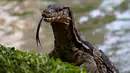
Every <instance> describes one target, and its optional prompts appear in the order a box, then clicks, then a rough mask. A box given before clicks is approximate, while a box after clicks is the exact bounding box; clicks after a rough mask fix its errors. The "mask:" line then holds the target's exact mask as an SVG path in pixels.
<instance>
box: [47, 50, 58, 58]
mask: <svg viewBox="0 0 130 73" xmlns="http://www.w3.org/2000/svg"><path fill="white" fill-rule="evenodd" d="M49 57H50V58H54V59H56V58H59V57H60V53H59V52H58V51H56V50H55V49H53V50H52V51H51V52H50V53H49Z"/></svg>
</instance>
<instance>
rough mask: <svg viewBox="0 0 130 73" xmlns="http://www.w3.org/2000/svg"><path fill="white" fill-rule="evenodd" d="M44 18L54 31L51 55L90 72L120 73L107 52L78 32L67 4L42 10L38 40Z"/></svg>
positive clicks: (38, 41) (54, 5) (55, 5)
mask: <svg viewBox="0 0 130 73" xmlns="http://www.w3.org/2000/svg"><path fill="white" fill-rule="evenodd" d="M42 20H44V21H46V22H50V23H51V26H52V29H53V33H54V38H55V42H54V44H55V45H54V49H53V50H52V52H50V54H49V56H50V57H53V58H60V59H61V60H62V61H65V62H69V63H74V64H75V65H77V66H80V67H84V68H86V69H87V71H88V73H119V71H118V69H117V68H116V67H115V66H114V64H113V63H112V62H111V61H110V60H109V58H108V57H107V56H105V54H104V53H103V52H102V51H100V50H97V49H95V48H94V47H93V46H92V45H91V44H90V43H89V42H88V41H87V40H84V39H82V38H81V37H80V35H79V34H78V32H77V30H76V28H75V22H74V18H73V16H72V11H71V10H70V8H69V7H68V6H67V5H62V4H53V5H49V6H48V7H47V9H46V10H45V11H43V12H42V19H41V20H40V23H39V25H38V28H37V33H36V40H37V43H40V40H39V36H38V34H39V29H40V25H41V22H42Z"/></svg>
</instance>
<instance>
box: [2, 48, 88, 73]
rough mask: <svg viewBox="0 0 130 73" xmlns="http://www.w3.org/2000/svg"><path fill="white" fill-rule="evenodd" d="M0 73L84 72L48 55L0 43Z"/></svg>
mask: <svg viewBox="0 0 130 73" xmlns="http://www.w3.org/2000/svg"><path fill="white" fill-rule="evenodd" d="M0 73H86V71H85V69H83V68H79V67H77V66H73V65H71V64H69V63H66V62H61V61H60V60H59V59H56V60H54V59H52V58H49V57H48V55H45V54H42V53H34V52H22V51H19V50H15V49H14V48H9V47H5V46H3V45H0Z"/></svg>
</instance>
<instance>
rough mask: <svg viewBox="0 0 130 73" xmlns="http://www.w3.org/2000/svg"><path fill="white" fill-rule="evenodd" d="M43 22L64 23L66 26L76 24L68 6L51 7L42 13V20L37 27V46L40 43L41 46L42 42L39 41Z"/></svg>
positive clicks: (55, 5)
mask: <svg viewBox="0 0 130 73" xmlns="http://www.w3.org/2000/svg"><path fill="white" fill-rule="evenodd" d="M42 20H44V21H46V22H51V23H52V22H54V23H55V22H56V23H63V24H66V25H67V26H68V25H69V24H73V25H74V22H73V20H74V19H73V16H72V13H71V11H70V9H69V7H68V6H67V5H63V4H52V5H49V6H48V7H47V9H46V10H44V11H42V18H41V20H40V22H39V24H38V27H37V31H36V42H37V45H38V43H39V44H40V45H41V43H40V40H39V30H40V26H41V22H42ZM73 25H72V27H73Z"/></svg>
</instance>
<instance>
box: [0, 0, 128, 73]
mask: <svg viewBox="0 0 130 73" xmlns="http://www.w3.org/2000/svg"><path fill="white" fill-rule="evenodd" d="M56 3H58V4H67V5H69V7H70V9H71V10H72V12H73V15H74V18H75V21H76V27H77V29H78V31H80V32H81V35H82V36H83V38H85V39H87V40H88V41H90V42H91V43H92V44H93V45H94V46H95V47H97V48H98V49H101V50H103V51H104V52H105V54H106V55H107V56H109V57H110V59H111V60H112V61H113V62H114V63H115V64H116V66H117V67H118V69H119V70H120V73H130V66H129V65H130V62H129V58H130V50H129V48H130V38H129V36H130V32H129V31H130V1H129V0H0V44H3V45H7V46H14V47H16V48H18V49H20V50H23V51H34V52H44V53H48V52H50V51H51V50H52V49H53V41H54V38H53V33H52V29H51V26H50V24H49V23H46V22H43V23H42V28H41V30H40V40H41V42H42V46H43V47H42V48H40V47H37V45H36V41H35V34H36V28H37V25H38V23H39V21H40V18H41V11H43V10H44V9H46V7H47V6H48V5H50V4H56Z"/></svg>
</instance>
